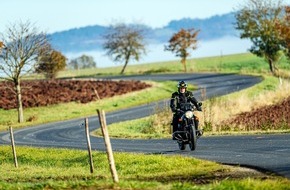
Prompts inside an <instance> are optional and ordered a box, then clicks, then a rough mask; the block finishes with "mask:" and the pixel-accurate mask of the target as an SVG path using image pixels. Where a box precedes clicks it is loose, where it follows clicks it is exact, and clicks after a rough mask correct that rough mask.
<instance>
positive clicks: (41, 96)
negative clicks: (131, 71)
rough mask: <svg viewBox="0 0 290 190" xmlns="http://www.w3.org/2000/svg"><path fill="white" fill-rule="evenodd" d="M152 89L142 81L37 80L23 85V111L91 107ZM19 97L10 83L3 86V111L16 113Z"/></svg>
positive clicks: (0, 102)
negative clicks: (77, 104)
mask: <svg viewBox="0 0 290 190" xmlns="http://www.w3.org/2000/svg"><path fill="white" fill-rule="evenodd" d="M150 86H151V85H149V84H146V83H144V82H140V81H112V80H34V81H22V82H21V92H22V101H23V107H24V108H28V107H39V106H47V105H53V104H59V103H66V102H80V103H88V102H91V101H95V100H98V99H102V98H108V97H112V96H116V95H121V94H126V93H129V92H133V91H138V90H142V89H145V88H148V87H150ZM16 106H17V102H16V94H15V91H14V88H13V84H12V83H11V82H0V109H1V108H2V109H5V110H9V109H14V108H16Z"/></svg>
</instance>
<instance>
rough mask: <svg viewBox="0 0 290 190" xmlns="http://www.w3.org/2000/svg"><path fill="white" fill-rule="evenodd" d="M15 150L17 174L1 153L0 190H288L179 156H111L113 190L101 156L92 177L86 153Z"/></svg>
mask: <svg viewBox="0 0 290 190" xmlns="http://www.w3.org/2000/svg"><path fill="white" fill-rule="evenodd" d="M16 150H17V155H18V156H17V157H18V168H15V167H14V162H13V156H12V151H11V148H10V147H8V146H2V148H1V149H0V166H1V167H0V173H1V175H0V189H84V188H90V189H208V188H214V189H216V188H220V189H228V188H229V187H230V188H238V189H247V188H250V189H271V188H269V187H275V189H276V188H277V189H283V188H284V189H287V188H288V187H289V186H290V181H289V180H287V179H285V178H281V177H275V176H270V175H264V174H260V173H252V172H250V173H246V172H245V171H243V170H241V169H240V168H239V167H228V166H224V165H220V164H217V163H214V162H210V161H204V160H199V159H195V158H190V157H184V156H178V155H171V156H169V155H168V156H165V155H145V154H136V153H114V160H115V165H116V169H117V173H118V177H119V183H118V184H114V183H113V180H112V176H111V174H110V169H109V164H108V160H107V155H106V154H105V153H104V152H96V151H94V152H93V163H94V173H93V174H91V173H90V168H89V162H88V153H87V151H82V150H71V149H51V148H31V147H17V148H16ZM237 171H239V173H237ZM250 176H251V177H252V178H249V177H250ZM216 178H218V179H219V180H220V181H219V182H218V181H216ZM235 178H237V179H238V180H236V179H235ZM234 179H235V180H234ZM272 185H274V186H272Z"/></svg>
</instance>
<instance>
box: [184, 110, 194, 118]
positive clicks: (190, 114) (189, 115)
mask: <svg viewBox="0 0 290 190" xmlns="http://www.w3.org/2000/svg"><path fill="white" fill-rule="evenodd" d="M185 117H186V118H187V119H190V118H192V117H193V112H192V111H187V112H185Z"/></svg>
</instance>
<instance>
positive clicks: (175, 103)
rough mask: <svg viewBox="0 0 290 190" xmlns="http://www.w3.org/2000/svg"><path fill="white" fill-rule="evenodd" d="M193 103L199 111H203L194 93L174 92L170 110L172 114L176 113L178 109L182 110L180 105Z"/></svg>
mask: <svg viewBox="0 0 290 190" xmlns="http://www.w3.org/2000/svg"><path fill="white" fill-rule="evenodd" d="M187 102H191V103H193V105H194V106H195V107H196V108H197V110H199V111H201V108H200V107H199V106H198V101H197V100H196V99H195V97H193V94H192V92H190V91H185V93H180V92H174V93H172V95H171V100H170V108H171V110H172V112H176V111H177V109H180V103H187Z"/></svg>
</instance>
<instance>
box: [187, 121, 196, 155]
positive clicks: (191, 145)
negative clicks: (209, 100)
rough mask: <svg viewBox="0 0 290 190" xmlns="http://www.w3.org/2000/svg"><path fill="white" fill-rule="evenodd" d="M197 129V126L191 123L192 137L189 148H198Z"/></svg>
mask: <svg viewBox="0 0 290 190" xmlns="http://www.w3.org/2000/svg"><path fill="white" fill-rule="evenodd" d="M196 139H197V137H196V130H195V126H194V125H191V126H190V139H189V148H190V150H192V151H193V150H195V149H196Z"/></svg>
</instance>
